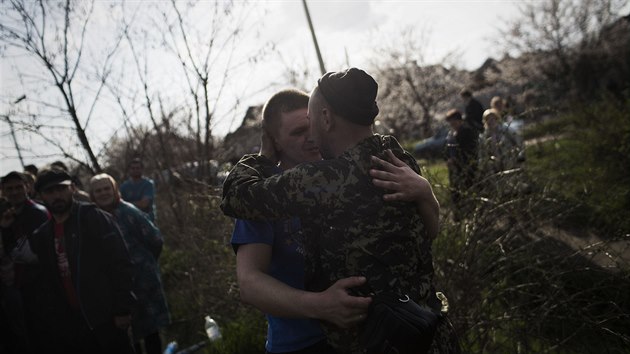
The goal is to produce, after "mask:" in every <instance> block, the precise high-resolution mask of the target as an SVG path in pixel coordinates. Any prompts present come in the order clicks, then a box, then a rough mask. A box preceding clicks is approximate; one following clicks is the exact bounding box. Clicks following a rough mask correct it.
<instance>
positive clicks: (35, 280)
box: [0, 159, 170, 354]
mask: <svg viewBox="0 0 630 354" xmlns="http://www.w3.org/2000/svg"><path fill="white" fill-rule="evenodd" d="M129 176H130V177H129V179H128V180H126V181H125V182H124V183H123V185H122V186H121V188H120V190H119V188H118V183H117V182H116V181H115V180H114V178H113V177H111V176H110V175H107V174H99V175H96V176H94V177H92V179H91V180H90V183H89V194H88V193H86V192H84V191H83V190H82V189H81V188H80V184H79V183H78V180H77V179H76V178H73V177H71V176H70V174H69V173H68V170H67V168H66V166H65V165H64V164H63V163H62V162H55V163H52V164H51V165H50V166H47V167H46V168H44V169H43V170H42V171H38V170H37V168H36V167H35V166H33V165H30V166H27V168H25V171H23V172H19V171H11V172H9V173H8V174H6V175H5V176H4V177H2V179H1V181H0V184H1V188H0V190H1V191H2V208H1V210H0V218H1V219H0V226H1V229H0V232H1V233H2V251H1V253H0V257H1V267H0V278H1V282H0V336H1V337H2V340H1V341H0V352H2V353H27V354H29V353H77V354H79V353H82V354H84V353H143V352H146V353H147V354H158V353H161V352H162V342H161V338H160V334H159V330H160V329H161V328H165V327H166V326H167V325H168V324H169V323H170V315H169V311H168V306H167V303H166V297H165V295H164V291H163V288H162V282H161V279H160V269H159V266H158V259H159V256H160V252H161V250H162V244H163V238H162V235H161V233H160V231H159V230H158V228H157V227H156V225H155V224H154V222H153V221H152V220H154V219H155V207H154V203H153V201H154V199H155V196H154V187H153V182H152V181H151V180H150V179H148V178H146V177H143V176H142V162H141V161H140V160H138V159H134V160H133V161H131V163H130V164H129ZM121 196H122V197H121Z"/></svg>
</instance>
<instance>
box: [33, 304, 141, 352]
mask: <svg viewBox="0 0 630 354" xmlns="http://www.w3.org/2000/svg"><path fill="white" fill-rule="evenodd" d="M47 327H48V328H40V329H39V330H40V331H39V332H38V333H37V336H36V337H35V338H33V341H34V346H35V347H36V352H38V353H51V354H57V353H58V354H62V353H63V354H85V353H96V354H111V353H120V354H134V353H135V351H134V348H133V346H132V344H131V340H130V337H129V335H128V334H127V331H125V330H122V329H119V328H117V327H116V326H115V325H114V322H113V319H112V321H111V322H107V323H103V324H100V325H97V326H95V327H94V328H92V329H90V328H89V327H88V325H87V323H86V322H85V320H84V319H83V317H82V316H81V314H79V313H70V314H68V315H66V316H63V317H62V318H58V321H57V322H56V325H55V326H47Z"/></svg>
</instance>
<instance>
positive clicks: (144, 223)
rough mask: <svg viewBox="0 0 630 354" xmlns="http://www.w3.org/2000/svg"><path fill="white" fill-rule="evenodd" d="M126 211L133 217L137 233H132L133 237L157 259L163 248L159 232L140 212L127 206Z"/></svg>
mask: <svg viewBox="0 0 630 354" xmlns="http://www.w3.org/2000/svg"><path fill="white" fill-rule="evenodd" d="M127 209H128V212H129V213H130V214H131V216H132V217H133V220H134V227H136V228H137V231H135V232H134V236H135V237H137V238H138V240H139V241H140V244H142V246H143V247H144V248H146V249H147V250H148V251H149V252H151V254H152V255H153V257H154V258H155V259H158V258H159V257H160V254H161V253H162V247H163V246H164V240H163V238H162V234H161V233H160V230H159V229H158V228H157V227H156V226H155V224H153V222H151V220H149V217H148V216H147V215H146V214H144V213H143V212H142V211H140V210H138V209H137V208H133V207H130V206H127Z"/></svg>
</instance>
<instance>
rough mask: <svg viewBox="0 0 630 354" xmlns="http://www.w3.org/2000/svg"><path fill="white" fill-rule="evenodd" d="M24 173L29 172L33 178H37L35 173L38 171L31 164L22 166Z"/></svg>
mask: <svg viewBox="0 0 630 354" xmlns="http://www.w3.org/2000/svg"><path fill="white" fill-rule="evenodd" d="M24 171H26V172H29V173H30V174H32V175H33V176H37V173H39V169H38V168H37V166H35V165H33V164H31V165H26V166H24Z"/></svg>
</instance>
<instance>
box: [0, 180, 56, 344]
mask: <svg viewBox="0 0 630 354" xmlns="http://www.w3.org/2000/svg"><path fill="white" fill-rule="evenodd" d="M0 186H1V189H2V196H3V197H4V198H6V204H4V205H3V206H2V210H1V211H0V233H1V234H2V250H3V252H2V254H0V259H1V260H2V261H1V263H2V268H1V270H0V273H1V274H0V277H1V278H2V283H1V284H0V312H1V313H2V314H3V315H4V316H6V325H7V330H6V331H3V332H2V333H0V338H1V339H0V341H1V342H2V344H1V345H0V352H2V349H4V350H6V351H8V352H9V353H14V352H15V353H25V352H29V351H30V349H29V342H30V341H29V340H28V338H27V336H26V326H25V323H24V309H23V306H22V297H23V296H28V295H29V289H30V288H31V287H32V285H33V284H32V283H33V281H32V280H33V276H34V274H33V271H34V269H33V268H34V266H33V265H30V264H27V262H21V263H15V262H14V258H15V257H16V255H17V254H18V253H30V252H29V250H28V249H27V247H24V246H28V242H26V240H27V239H28V237H29V236H30V235H31V234H32V233H33V231H34V230H35V229H37V228H38V227H39V226H40V225H41V224H43V223H44V222H45V221H46V220H48V218H49V216H48V212H47V211H46V208H44V207H43V206H41V205H39V204H37V203H35V202H33V201H32V200H31V199H29V197H28V187H27V181H26V178H25V176H24V175H23V174H21V173H20V172H17V171H12V172H9V173H8V174H7V175H6V176H4V177H2V180H1V181H0ZM24 257H28V255H26V254H23V255H22V257H21V258H22V259H23V258H24ZM31 259H32V257H31Z"/></svg>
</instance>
